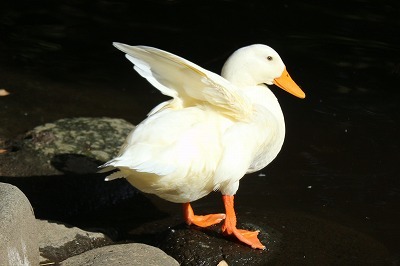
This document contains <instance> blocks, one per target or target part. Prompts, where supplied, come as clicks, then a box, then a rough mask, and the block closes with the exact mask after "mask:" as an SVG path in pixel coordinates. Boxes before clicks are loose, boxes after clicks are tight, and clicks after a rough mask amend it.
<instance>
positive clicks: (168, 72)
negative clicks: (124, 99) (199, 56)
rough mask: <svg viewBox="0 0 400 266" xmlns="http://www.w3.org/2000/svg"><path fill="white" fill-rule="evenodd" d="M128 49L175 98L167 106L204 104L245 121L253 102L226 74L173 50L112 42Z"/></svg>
mask: <svg viewBox="0 0 400 266" xmlns="http://www.w3.org/2000/svg"><path fill="white" fill-rule="evenodd" d="M113 44H114V46H115V47H116V48H118V49H119V50H121V51H122V52H124V53H126V58H128V59H129V60H130V61H131V62H132V63H133V64H134V65H135V66H134V69H135V70H136V71H137V72H138V73H139V74H140V75H141V76H142V77H144V78H145V79H147V80H148V81H149V82H150V83H151V84H152V85H153V86H154V87H156V88H157V89H158V90H159V91H160V92H161V93H163V94H164V95H167V96H170V97H172V98H173V99H172V100H171V101H168V102H167V103H163V104H161V105H160V106H158V107H156V109H155V110H154V111H153V113H154V112H157V111H158V110H160V109H162V108H164V107H165V106H168V107H170V108H184V107H187V106H195V105H201V104H203V105H204V104H205V105H208V106H210V107H211V108H214V109H217V110H218V111H219V112H221V113H223V114H225V115H227V116H229V117H231V118H233V119H236V120H241V121H245V120H247V117H248V116H249V113H250V112H252V105H251V103H250V101H249V100H248V98H247V97H246V96H245V95H243V93H241V91H240V90H239V89H238V88H237V87H235V86H234V85H232V84H231V83H230V82H229V81H227V80H226V79H224V78H223V77H221V76H219V75H217V74H215V73H213V72H210V71H208V70H206V69H203V68H201V67H200V66H198V65H196V64H194V63H192V62H190V61H188V60H186V59H184V58H181V57H179V56H176V55H174V54H171V53H168V52H165V51H163V50H160V49H156V48H153V47H148V46H129V45H126V44H122V43H113Z"/></svg>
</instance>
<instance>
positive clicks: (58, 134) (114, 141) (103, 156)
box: [25, 117, 134, 161]
mask: <svg viewBox="0 0 400 266" xmlns="http://www.w3.org/2000/svg"><path fill="white" fill-rule="evenodd" d="M133 128H134V126H133V125H132V124H130V123H128V122H126V121H125V120H123V119H115V118H85V117H79V118H72V119H71V118H65V119H60V120H57V121H55V122H54V123H47V124H45V125H42V126H38V127H36V128H34V129H33V130H32V131H30V132H28V134H27V135H26V138H29V139H30V141H26V142H25V144H26V147H27V148H30V149H32V150H34V151H36V152H37V153H40V154H43V155H45V156H47V157H49V158H52V157H53V156H54V155H57V154H79V155H84V156H86V157H89V158H92V159H95V160H98V161H108V160H110V159H112V157H113V156H115V155H116V154H117V152H118V150H119V147H120V146H121V144H122V143H123V142H124V140H125V138H126V136H127V135H128V134H129V132H130V131H131V130H132V129H133Z"/></svg>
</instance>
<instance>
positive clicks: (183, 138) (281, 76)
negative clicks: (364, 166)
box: [103, 43, 305, 248]
mask: <svg viewBox="0 0 400 266" xmlns="http://www.w3.org/2000/svg"><path fill="white" fill-rule="evenodd" d="M114 46H115V47H117V48H118V49H120V50H121V51H123V52H125V53H126V57H127V58H128V59H129V60H130V61H131V62H132V63H133V64H134V65H135V66H134V69H135V70H136V71H137V72H138V73H139V74H140V75H141V76H142V77H144V78H146V79H147V80H148V81H149V82H150V83H151V84H152V85H153V86H154V87H156V88H157V89H158V90H159V91H160V92H161V93H163V94H164V95H167V96H170V97H171V98H172V99H171V100H169V101H166V102H163V103H161V104H159V105H158V106H156V107H155V108H154V109H153V110H152V111H151V112H150V113H149V115H148V117H147V118H146V119H145V120H144V121H143V122H141V123H140V124H139V125H138V126H137V127H136V128H135V129H134V130H133V131H132V132H131V133H130V135H129V136H128V137H127V139H126V141H125V144H124V145H123V147H122V148H121V151H120V154H119V155H118V156H117V157H116V158H114V159H113V160H111V161H109V162H107V163H106V164H105V165H104V166H103V167H107V168H106V169H110V168H118V169H119V172H116V173H113V174H112V175H110V176H108V178H107V179H108V180H111V179H114V178H120V177H125V178H126V179H127V180H128V181H129V182H130V183H131V184H132V185H133V186H135V187H136V188H138V189H139V190H141V191H143V192H146V193H152V194H156V195H158V196H159V197H161V198H163V199H166V200H168V201H172V202H176V203H185V204H188V203H189V202H191V201H195V200H197V199H199V198H202V197H204V196H206V195H207V194H209V193H210V192H212V191H213V190H214V191H215V190H220V191H221V193H222V194H223V195H224V196H232V204H233V195H234V194H235V193H236V191H237V189H238V187H239V181H240V179H241V178H242V177H243V176H244V175H245V174H246V173H249V172H254V171H257V170H260V169H262V168H264V167H265V166H266V165H268V164H269V163H270V162H271V161H272V160H273V159H274V158H275V157H276V155H277V154H278V152H279V151H280V149H281V147H282V144H283V140H284V136H285V123H284V118H283V114H282V111H281V108H280V105H279V103H278V101H277V99H276V98H275V96H274V95H273V93H272V92H271V91H270V90H269V88H268V87H267V86H266V85H265V84H269V85H271V84H273V83H275V84H276V85H278V86H280V87H281V88H283V89H285V90H287V91H289V92H291V93H292V94H294V95H296V96H298V97H300V98H304V97H305V95H304V93H303V92H302V91H301V89H300V88H299V87H298V86H297V85H296V84H295V83H294V82H293V81H292V80H291V78H290V76H289V74H287V71H286V68H285V66H284V64H283V62H282V60H281V58H280V57H279V55H278V54H277V53H276V52H275V51H274V50H273V49H272V48H270V47H268V46H265V45H260V44H257V45H251V46H247V47H244V48H242V49H239V50H238V51H236V52H235V53H234V54H233V55H232V56H231V57H230V58H229V59H228V60H227V62H226V63H225V65H224V68H223V70H222V76H220V75H217V74H215V73H213V72H210V71H207V70H205V69H203V68H201V67H199V66H197V65H195V64H193V63H191V62H189V61H188V60H185V59H183V58H180V57H178V56H176V55H173V54H171V53H168V52H165V51H162V50H159V49H156V48H152V47H146V46H128V45H125V44H120V43H114ZM232 208H233V207H232ZM186 218H187V217H186ZM223 218H225V216H224V217H223ZM223 218H222V217H220V218H219V221H220V220H221V219H223ZM227 219H228V218H227ZM186 221H187V222H188V223H191V222H193V223H195V224H197V223H196V222H195V221H191V220H190V221H188V218H187V219H186ZM214 223H216V222H214ZM198 225H200V226H202V225H201V223H199V224H198ZM203 225H204V224H203ZM207 225H208V224H207ZM235 225H236V219H235ZM205 226H206V225H205ZM225 226H226V224H225ZM228 231H229V230H228ZM235 235H236V234H235ZM238 238H239V239H240V237H238ZM240 240H241V241H242V242H245V243H246V241H244V240H242V239H240ZM257 241H258V239H257ZM247 244H249V243H247ZM249 245H250V244H249ZM251 245H252V246H253V247H259V248H260V245H261V243H260V245H258V243H256V244H251ZM257 245H258V246H257ZM261 246H262V245H261Z"/></svg>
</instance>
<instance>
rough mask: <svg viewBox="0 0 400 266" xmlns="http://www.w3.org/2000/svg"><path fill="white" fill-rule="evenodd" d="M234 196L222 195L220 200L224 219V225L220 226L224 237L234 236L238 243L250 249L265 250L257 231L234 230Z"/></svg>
mask: <svg viewBox="0 0 400 266" xmlns="http://www.w3.org/2000/svg"><path fill="white" fill-rule="evenodd" d="M233 198H234V196H227V195H222V200H223V202H224V205H225V211H226V218H225V223H224V224H223V225H222V232H223V233H224V234H225V235H229V236H235V237H236V238H237V239H238V240H239V241H241V242H243V243H245V244H247V245H249V246H251V247H252V248H259V249H265V246H264V245H263V244H261V242H260V240H259V239H258V237H257V235H258V233H259V231H254V232H253V231H247V230H243V229H237V228H236V214H235V209H234V207H233Z"/></svg>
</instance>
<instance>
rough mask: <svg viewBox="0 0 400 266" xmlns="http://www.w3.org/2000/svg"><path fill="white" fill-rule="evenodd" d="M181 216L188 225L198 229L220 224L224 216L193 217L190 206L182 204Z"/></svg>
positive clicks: (220, 214)
mask: <svg viewBox="0 0 400 266" xmlns="http://www.w3.org/2000/svg"><path fill="white" fill-rule="evenodd" d="M183 216H184V218H185V221H186V223H187V224H188V225H191V224H195V225H197V226H199V227H207V226H210V225H213V224H217V223H220V222H221V221H222V220H223V219H225V214H223V213H217V214H209V215H194V212H193V209H192V206H190V203H189V202H188V203H184V204H183Z"/></svg>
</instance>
